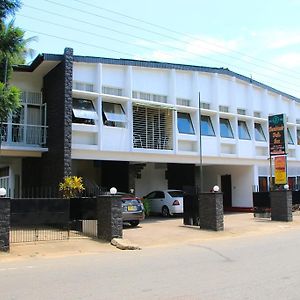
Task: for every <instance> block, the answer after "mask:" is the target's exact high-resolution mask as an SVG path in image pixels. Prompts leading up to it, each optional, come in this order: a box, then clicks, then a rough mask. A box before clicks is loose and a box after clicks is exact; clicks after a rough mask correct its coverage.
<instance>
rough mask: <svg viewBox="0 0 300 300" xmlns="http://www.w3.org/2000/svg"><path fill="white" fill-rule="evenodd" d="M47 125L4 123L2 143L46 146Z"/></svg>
mask: <svg viewBox="0 0 300 300" xmlns="http://www.w3.org/2000/svg"><path fill="white" fill-rule="evenodd" d="M46 136H47V126H41V125H25V124H17V123H3V126H2V128H1V143H2V145H14V146H17V145H22V146H42V147H43V146H44V145H45V144H46Z"/></svg>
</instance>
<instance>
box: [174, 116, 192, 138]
mask: <svg viewBox="0 0 300 300" xmlns="http://www.w3.org/2000/svg"><path fill="white" fill-rule="evenodd" d="M177 127H178V131H179V133H185V134H195V130H194V127H193V123H192V120H191V117H190V114H188V113H182V112H178V113H177Z"/></svg>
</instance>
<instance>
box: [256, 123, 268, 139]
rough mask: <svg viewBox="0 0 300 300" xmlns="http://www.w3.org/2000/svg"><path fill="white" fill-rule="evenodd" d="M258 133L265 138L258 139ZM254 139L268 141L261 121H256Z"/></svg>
mask: <svg viewBox="0 0 300 300" xmlns="http://www.w3.org/2000/svg"><path fill="white" fill-rule="evenodd" d="M256 125H258V126H259V129H258V128H256ZM258 133H259V135H260V136H262V137H263V139H257V137H258ZM254 139H255V141H257V142H266V141H267V139H266V135H265V132H264V129H263V127H262V125H261V123H257V122H254Z"/></svg>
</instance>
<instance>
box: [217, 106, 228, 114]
mask: <svg viewBox="0 0 300 300" xmlns="http://www.w3.org/2000/svg"><path fill="white" fill-rule="evenodd" d="M219 111H221V112H226V113H227V112H229V108H228V106H224V105H219Z"/></svg>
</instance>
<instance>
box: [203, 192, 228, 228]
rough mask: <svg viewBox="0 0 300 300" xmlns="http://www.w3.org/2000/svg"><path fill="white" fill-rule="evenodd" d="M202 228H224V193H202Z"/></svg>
mask: <svg viewBox="0 0 300 300" xmlns="http://www.w3.org/2000/svg"><path fill="white" fill-rule="evenodd" d="M198 200H199V215H200V229H208V230H215V231H222V230H224V210H223V194H222V193H200V194H199V195H198Z"/></svg>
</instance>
